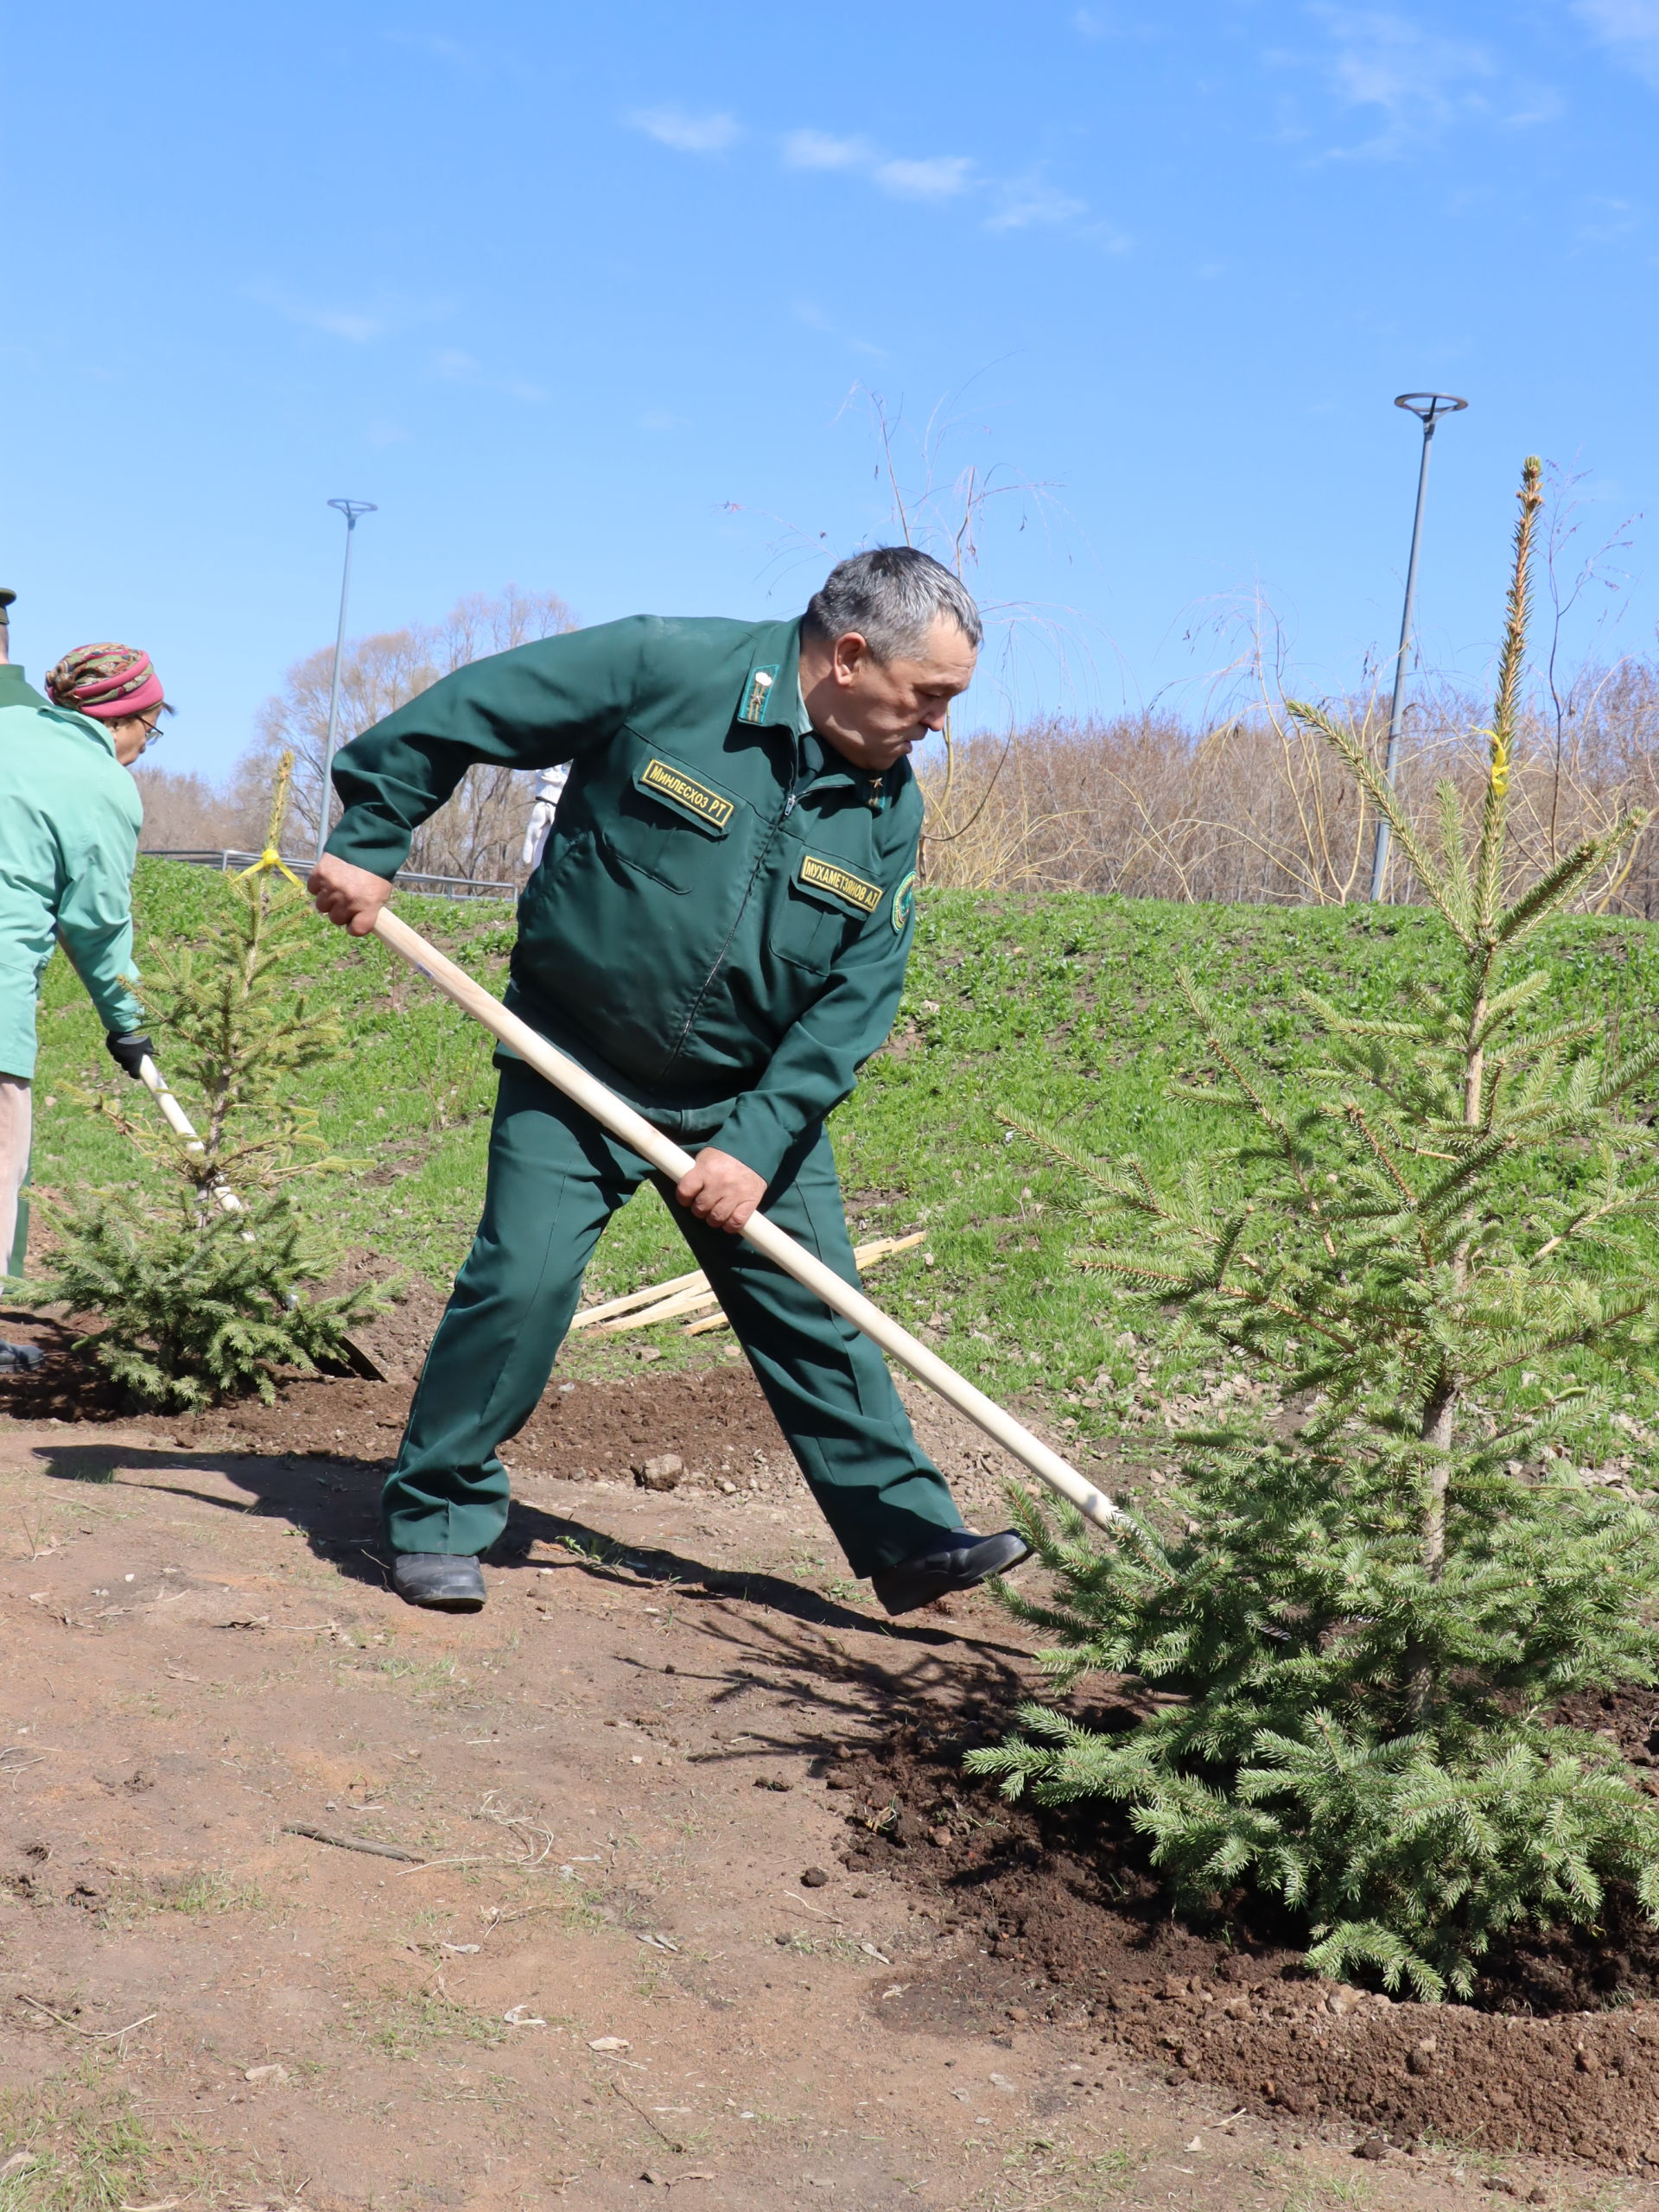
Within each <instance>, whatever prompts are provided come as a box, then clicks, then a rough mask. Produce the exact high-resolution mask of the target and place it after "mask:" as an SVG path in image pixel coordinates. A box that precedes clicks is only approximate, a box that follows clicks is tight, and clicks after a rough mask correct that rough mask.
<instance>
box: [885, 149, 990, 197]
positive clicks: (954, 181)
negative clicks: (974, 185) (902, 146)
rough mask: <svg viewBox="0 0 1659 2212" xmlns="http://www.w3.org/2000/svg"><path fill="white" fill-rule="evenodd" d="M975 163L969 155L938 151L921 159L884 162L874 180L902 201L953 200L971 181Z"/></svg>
mask: <svg viewBox="0 0 1659 2212" xmlns="http://www.w3.org/2000/svg"><path fill="white" fill-rule="evenodd" d="M973 166H974V165H973V163H972V162H971V161H969V158H968V156H967V155H966V154H935V155H933V156H931V159H929V160H927V161H920V162H902V161H901V162H881V163H880V166H879V168H877V169H876V172H875V181H876V182H877V183H878V184H879V185H880V188H881V189H882V190H883V192H891V193H893V194H894V195H895V197H897V198H898V199H900V200H954V199H955V198H956V196H957V194H958V193H959V192H965V191H966V190H967V189H968V187H969V182H970V181H971V172H972V169H973Z"/></svg>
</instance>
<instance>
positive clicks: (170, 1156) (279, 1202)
mask: <svg viewBox="0 0 1659 2212" xmlns="http://www.w3.org/2000/svg"><path fill="white" fill-rule="evenodd" d="M288 775H289V759H288V758H286V757H285V758H284V760H283V767H282V772H281V773H280V776H279V779H278V784H277V799H276V804H275V805H274V807H273V809H272V815H271V825H270V837H269V840H268V842H267V846H266V850H265V853H264V856H263V859H262V860H261V861H260V862H258V863H257V865H256V866H255V867H254V868H251V869H250V870H249V871H248V873H247V874H245V875H242V876H238V877H235V878H233V879H232V880H231V881H230V883H229V884H228V885H227V887H226V893H227V895H226V898H225V899H224V902H223V906H222V908H221V911H220V912H219V914H218V915H216V916H215V918H214V924H213V928H212V929H211V931H208V932H207V934H205V935H204V936H202V937H201V938H198V939H197V940H195V941H194V943H191V944H185V945H183V946H181V947H180V948H178V949H177V950H173V949H171V948H169V947H167V946H164V945H160V944H151V945H150V946H149V949H148V958H147V964H148V970H149V980H148V983H147V987H146V990H145V999H146V1001H147V1004H148V1007H149V1012H150V1014H151V1017H152V1021H153V1024H154V1027H155V1029H156V1034H157V1038H158V1051H159V1052H160V1053H161V1055H162V1062H163V1065H164V1066H165V1067H166V1069H167V1071H168V1074H169V1077H175V1076H176V1077H181V1083H180V1084H179V1088H180V1089H181V1090H182V1091H183V1093H184V1096H185V1098H186V1100H187V1101H188V1103H189V1104H190V1105H191V1106H193V1107H194V1106H195V1102H196V1101H197V1100H200V1106H199V1107H196V1109H195V1112H194V1116H193V1118H194V1123H195V1127H196V1129H197V1132H198V1135H199V1138H200V1142H199V1144H197V1145H196V1146H194V1147H190V1148H189V1149H186V1148H185V1147H182V1146H181V1144H180V1143H179V1142H178V1141H177V1140H176V1139H175V1137H173V1136H172V1135H170V1134H168V1132H167V1131H165V1130H164V1129H163V1128H162V1125H161V1123H160V1122H159V1121H158V1120H152V1119H150V1118H148V1117H146V1116H143V1107H139V1108H137V1109H135V1108H134V1107H133V1106H132V1105H130V1103H129V1100H130V1097H131V1096H133V1094H132V1093H131V1091H130V1090H128V1089H127V1088H125V1087H124V1089H123V1092H122V1094H121V1096H118V1097H113V1098H112V1097H111V1096H107V1095H102V1096H99V1097H98V1098H97V1099H96V1101H95V1102H94V1103H96V1105H97V1107H98V1109H99V1111H100V1112H101V1113H103V1114H105V1115H106V1116H108V1117H109V1119H110V1120H111V1121H112V1122H115V1124H116V1125H117V1127H118V1128H120V1129H121V1131H122V1132H123V1134H124V1135H126V1136H127V1137H129V1138H130V1140H131V1141H132V1142H133V1144H134V1145H135V1146H136V1147H137V1149H138V1150H139V1151H140V1152H141V1153H142V1154H143V1156H144V1157H145V1159H146V1160H148V1161H149V1164H150V1166H152V1168H154V1169H156V1171H158V1173H160V1175H161V1176H162V1179H164V1180H165V1181H166V1182H168V1183H170V1185H171V1186H172V1192H171V1198H170V1199H168V1200H164V1201H162V1202H156V1201H152V1200H150V1199H149V1198H135V1197H133V1196H132V1195H130V1193H128V1192H122V1191H117V1190H100V1191H95V1192H92V1193H91V1194H90V1195H89V1196H88V1197H87V1198H86V1199H85V1200H83V1201H81V1202H79V1203H78V1204H72V1205H69V1206H67V1207H65V1208H62V1209H60V1210H59V1211H57V1212H56V1213H55V1216H54V1226H55V1227H56V1229H57V1231H58V1238H59V1242H58V1247H57V1249H56V1250H55V1252H54V1255H53V1268H54V1272H53V1274H52V1276H51V1278H50V1280H49V1281H46V1282H44V1283H41V1284H40V1285H38V1286H37V1287H35V1290H34V1292H33V1293H32V1295H33V1297H34V1299H35V1303H37V1304H41V1305H57V1304H62V1305H64V1306H67V1307H68V1308H69V1309H70V1311H71V1312H72V1313H87V1314H96V1315H97V1316H99V1322H100V1325H99V1326H98V1327H96V1328H95V1329H92V1330H91V1331H89V1332H88V1333H87V1335H86V1337H85V1338H82V1339H81V1342H82V1343H83V1344H90V1345H91V1346H92V1348H93V1350H94V1351H95V1353H96V1356H97V1357H98V1359H99V1363H100V1364H101V1365H103V1366H104V1367H105V1368H106V1369H107V1370H109V1372H110V1373H111V1375H112V1376H114V1378H115V1379H116V1381H117V1382H118V1383H121V1384H123V1385H124V1387H125V1389H127V1391H128V1392H129V1393H130V1395H131V1396H132V1398H133V1399H134V1400H135V1401H136V1402H137V1403H138V1404H140V1405H143V1406H148V1407H156V1408H169V1409H174V1410H180V1411H188V1410H192V1409H194V1408H198V1407H201V1406H207V1405H212V1404H214V1403H217V1402H219V1401H221V1400H223V1399H226V1398H233V1397H239V1396H243V1395H246V1394H247V1393H249V1392H251V1391H257V1393H258V1395H260V1396H261V1397H262V1398H264V1399H266V1400H267V1401H269V1400H270V1399H271V1398H273V1397H274V1396H275V1395H276V1386H275V1383H274V1380H273V1376H274V1374H275V1372H276V1371H277V1370H280V1369H282V1368H284V1367H289V1368H299V1369H301V1370H305V1371H311V1370H315V1366H316V1363H318V1362H319V1361H327V1362H330V1363H341V1362H344V1361H346V1358H347V1356H348V1345H347V1341H346V1332H347V1330H348V1329H349V1328H350V1327H351V1325H352V1323H353V1321H354V1320H358V1319H361V1318H362V1317H363V1315H364V1314H365V1313H367V1312H370V1311H372V1309H373V1307H374V1306H375V1304H376V1302H377V1294H375V1292H374V1291H373V1290H372V1288H371V1287H359V1288H358V1289H354V1290H352V1291H350V1292H347V1293H346V1294H344V1295H342V1296H339V1297H331V1298H318V1297H316V1296H315V1295H312V1294H309V1292H308V1288H307V1286H308V1285H310V1284H314V1283H316V1282H319V1281H322V1280H323V1279H324V1278H325V1277H326V1276H327V1274H328V1273H329V1272H330V1268H331V1266H332V1258H331V1255H329V1254H328V1253H327V1250H326V1249H324V1248H323V1247H322V1246H321V1244H320V1243H319V1242H318V1241H317V1240H316V1239H315V1236H312V1235H311V1234H310V1233H308V1230H307V1226H306V1224H305V1222H304V1219H303V1217H302V1213H301V1211H300V1208H299V1206H298V1205H297V1203H296V1187H297V1186H299V1185H301V1184H302V1181H303V1179H307V1178H309V1177H312V1176H316V1175H326V1174H330V1173H338V1172H340V1170H342V1169H344V1168H346V1167H348V1166H351V1165H352V1163H351V1162H350V1161H347V1160H340V1159H337V1158H335V1157H334V1156H333V1155H332V1154H330V1153H329V1151H328V1148H327V1145H326V1144H325V1143H324V1141H323V1140H322V1139H321V1136H320V1135H318V1134H317V1129H316V1115H315V1111H314V1110H313V1109H310V1108H308V1107H305V1106H302V1105H301V1104H300V1103H299V1102H298V1099H297V1097H296V1079H297V1078H298V1077H300V1076H302V1074H303V1073H304V1072H305V1071H306V1070H308V1069H309V1068H312V1067H315V1065H318V1064H319V1063H320V1062H321V1061H324V1060H327V1059H329V1058H333V1057H334V1055H335V1053H336V1052H338V1050H339V1048H340V1043H341V1034H340V1025H339V1023H338V1022H337V1021H336V1020H335V1019H334V1016H333V1015H331V1014H318V1013H316V1012H315V1011H314V1010H313V1009H312V1007H310V1005H309V1003H308V1000H307V999H306V997H305V995H304V994H303V992H302V991H299V990H297V989H296V988H292V987H291V986H290V985H289V982H288V981H287V974H288V972H289V971H291V969H292V964H293V962H294V959H295V957H296V955H303V954H304V953H305V952H307V951H308V950H309V951H315V920H314V918H312V916H311V914H310V910H309V907H308V903H307V901H306V898H305V894H304V892H303V890H302V888H301V887H300V886H299V884H298V882H297V880H296V879H294V878H291V877H289V875H288V873H287V871H286V869H284V868H283V867H282V864H281V861H280V857H279V852H278V844H279V839H280V836H281V829H282V819H283V812H284V810H285V808H284V802H285V799H286V796H287V787H288ZM145 1103H148V1102H147V1101H146V1102H145ZM238 1201H239V1203H238Z"/></svg>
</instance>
